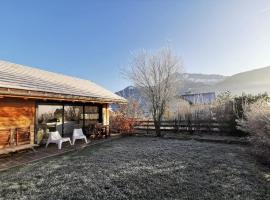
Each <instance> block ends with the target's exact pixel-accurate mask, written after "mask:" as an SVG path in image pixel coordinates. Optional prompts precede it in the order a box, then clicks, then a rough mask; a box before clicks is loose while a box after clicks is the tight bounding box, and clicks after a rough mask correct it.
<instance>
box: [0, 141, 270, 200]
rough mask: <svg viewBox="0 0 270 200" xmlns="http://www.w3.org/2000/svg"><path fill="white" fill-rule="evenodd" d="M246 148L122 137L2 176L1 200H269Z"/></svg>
mask: <svg viewBox="0 0 270 200" xmlns="http://www.w3.org/2000/svg"><path fill="white" fill-rule="evenodd" d="M245 148H246V147H245V146H237V145H228V144H215V143H207V142H203V143H202V142H197V141H181V140H173V139H160V138H149V137H145V138H144V137H126V138H121V139H118V140H114V141H111V142H108V143H104V144H100V145H97V146H94V147H89V148H85V149H83V150H80V151H77V152H73V153H69V154H66V155H62V156H58V157H54V158H50V159H45V160H42V161H39V162H36V163H32V164H29V165H26V166H23V167H19V168H14V169H11V170H9V171H6V172H1V173H0V199H215V200H216V199H262V200H263V199H270V170H269V169H267V168H266V167H264V166H262V165H260V164H258V163H256V162H255V160H254V159H253V158H252V157H251V156H250V155H249V154H247V153H246V151H245Z"/></svg>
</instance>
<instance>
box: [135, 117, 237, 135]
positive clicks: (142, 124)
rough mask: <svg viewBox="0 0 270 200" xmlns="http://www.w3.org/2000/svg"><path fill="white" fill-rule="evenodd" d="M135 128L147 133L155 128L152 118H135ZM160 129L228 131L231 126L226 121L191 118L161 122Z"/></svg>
mask: <svg viewBox="0 0 270 200" xmlns="http://www.w3.org/2000/svg"><path fill="white" fill-rule="evenodd" d="M136 124H137V125H136V126H135V130H140V131H146V132H147V133H148V132H150V131H154V130H155V125H154V121H153V120H137V122H136ZM160 128H161V131H174V132H209V133H214V132H215V133H221V132H224V133H228V132H231V131H232V128H231V126H230V124H229V123H227V122H217V121H207V120H196V121H195V120H193V121H178V120H170V121H169V120H168V121H162V122H161V127H160Z"/></svg>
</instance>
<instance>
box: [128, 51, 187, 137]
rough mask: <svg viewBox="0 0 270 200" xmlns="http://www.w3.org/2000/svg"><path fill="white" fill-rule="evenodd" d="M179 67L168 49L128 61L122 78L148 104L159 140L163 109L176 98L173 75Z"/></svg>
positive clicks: (175, 77)
mask: <svg viewBox="0 0 270 200" xmlns="http://www.w3.org/2000/svg"><path fill="white" fill-rule="evenodd" d="M181 68H182V64H181V62H180V58H179V57H178V56H176V55H174V54H173V52H172V51H171V49H169V48H163V49H161V50H159V51H158V52H156V53H149V52H146V51H144V50H143V51H140V52H139V53H137V54H136V55H134V56H133V57H132V62H131V65H130V68H129V70H128V71H125V73H124V74H125V76H126V77H128V78H129V79H130V80H131V81H132V82H133V83H134V85H135V86H136V87H138V88H139V90H140V91H141V93H142V95H143V96H144V98H145V99H146V101H147V102H148V104H149V108H150V110H149V111H150V113H151V114H152V117H153V120H154V124H155V130H156V134H157V136H161V130H160V125H161V120H162V117H163V115H164V112H165V109H166V106H167V105H168V103H169V102H170V100H171V99H172V98H173V97H174V96H175V95H176V86H177V84H176V83H177V81H178V78H177V77H178V76H177V72H180V71H181Z"/></svg>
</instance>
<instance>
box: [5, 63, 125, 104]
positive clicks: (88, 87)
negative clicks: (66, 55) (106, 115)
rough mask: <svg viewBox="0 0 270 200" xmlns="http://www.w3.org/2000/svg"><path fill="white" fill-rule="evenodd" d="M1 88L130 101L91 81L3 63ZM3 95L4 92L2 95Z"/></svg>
mask: <svg viewBox="0 0 270 200" xmlns="http://www.w3.org/2000/svg"><path fill="white" fill-rule="evenodd" d="M0 88H8V89H17V90H27V91H28V92H29V93H31V91H35V92H43V93H46V95H47V96H50V95H52V96H55V95H62V96H63V97H65V98H69V99H73V100H74V99H82V98H83V99H85V100H89V101H90V99H91V100H96V101H104V102H114V103H125V102H126V99H125V98H123V97H120V96H118V95H116V94H114V93H113V92H111V91H109V90H107V89H105V88H103V87H101V86H99V85H97V84H95V83H93V82H91V81H89V80H83V79H80V78H75V77H71V76H66V75H62V74H57V73H53V72H48V71H45V70H41V69H37V68H33V67H27V66H23V65H19V64H14V63H11V62H7V61H2V60H0ZM1 93H3V91H1V92H0V94H1Z"/></svg>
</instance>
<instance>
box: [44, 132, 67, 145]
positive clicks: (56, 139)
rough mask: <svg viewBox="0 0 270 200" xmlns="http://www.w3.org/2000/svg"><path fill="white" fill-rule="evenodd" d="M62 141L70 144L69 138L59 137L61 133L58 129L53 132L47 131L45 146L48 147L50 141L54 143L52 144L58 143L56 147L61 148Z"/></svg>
mask: <svg viewBox="0 0 270 200" xmlns="http://www.w3.org/2000/svg"><path fill="white" fill-rule="evenodd" d="M63 142H69V143H70V145H72V144H71V140H70V138H69V137H64V138H63V137H61V135H60V134H59V132H58V131H55V132H50V133H49V138H48V140H47V143H46V148H47V147H48V145H49V144H50V143H54V144H57V145H58V149H61V148H62V143H63Z"/></svg>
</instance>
